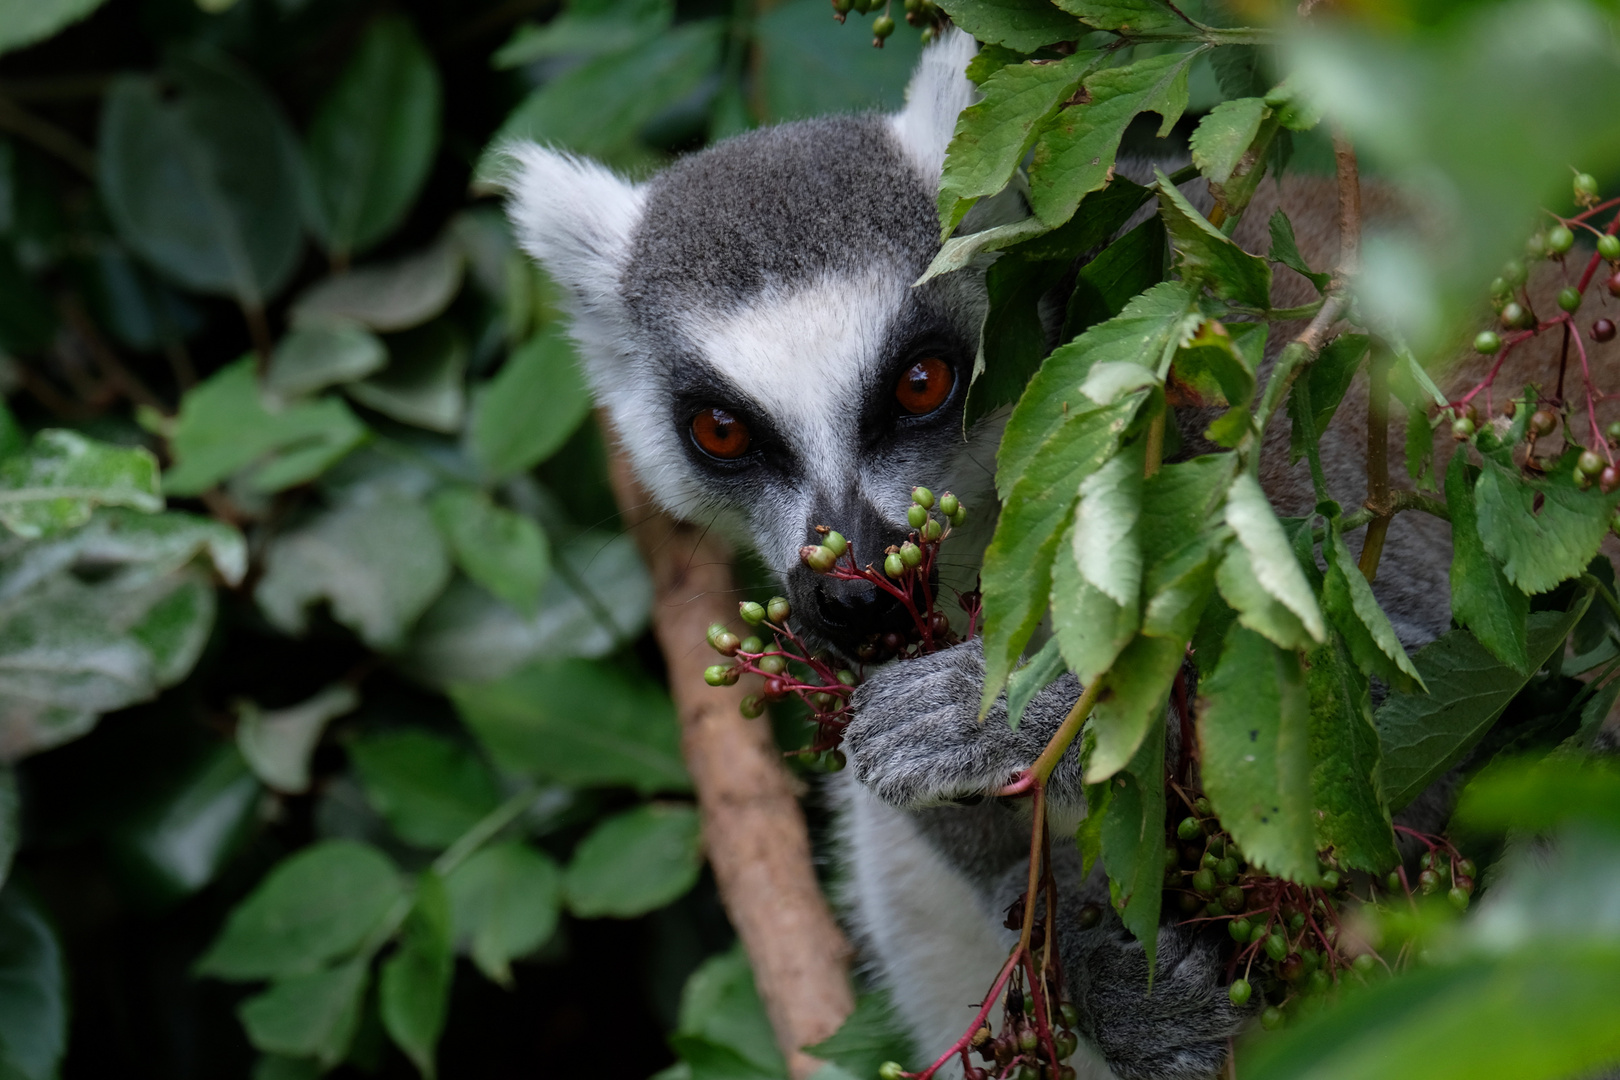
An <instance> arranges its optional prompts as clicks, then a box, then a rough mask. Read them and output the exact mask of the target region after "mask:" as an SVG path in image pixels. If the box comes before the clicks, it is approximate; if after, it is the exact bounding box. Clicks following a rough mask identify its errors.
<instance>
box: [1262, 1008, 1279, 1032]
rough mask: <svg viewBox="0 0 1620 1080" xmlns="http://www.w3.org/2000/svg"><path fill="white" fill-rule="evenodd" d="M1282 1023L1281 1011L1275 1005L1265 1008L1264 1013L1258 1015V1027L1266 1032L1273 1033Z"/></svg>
mask: <svg viewBox="0 0 1620 1080" xmlns="http://www.w3.org/2000/svg"><path fill="white" fill-rule="evenodd" d="M1282 1022H1283V1014H1282V1010H1281V1009H1279V1008H1277V1006H1275V1005H1272V1006H1269V1007H1267V1009H1266V1011H1265V1012H1263V1013H1261V1014H1260V1026H1261V1027H1263V1028H1265V1029H1266V1030H1267V1031H1275V1030H1276V1029H1277V1028H1279V1027H1281V1026H1282Z"/></svg>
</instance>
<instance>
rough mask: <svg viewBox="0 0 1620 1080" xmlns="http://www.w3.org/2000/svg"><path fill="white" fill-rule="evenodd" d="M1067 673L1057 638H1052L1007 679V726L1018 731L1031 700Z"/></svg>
mask: <svg viewBox="0 0 1620 1080" xmlns="http://www.w3.org/2000/svg"><path fill="white" fill-rule="evenodd" d="M1065 670H1067V669H1066V668H1065V667H1064V666H1063V653H1062V651H1061V649H1060V648H1059V647H1058V640H1057V638H1055V637H1054V638H1051V639H1050V640H1048V641H1047V643H1046V644H1045V645H1042V646H1041V648H1040V651H1039V652H1037V653H1036V654H1035V655H1034V656H1032V657H1030V658H1029V662H1028V663H1026V664H1025V665H1024V666H1023V667H1021V668H1019V669H1018V670H1017V671H1015V672H1013V673H1012V676H1011V678H1009V679H1008V680H1007V723H1008V724H1009V725H1010V726H1011V727H1013V728H1014V729H1016V728H1017V727H1018V725H1019V723H1020V722H1022V720H1023V719H1024V709H1025V708H1027V707H1028V705H1029V702H1030V699H1031V698H1033V697H1034V696H1035V695H1036V694H1038V693H1040V692H1041V691H1042V690H1044V689H1046V687H1048V686H1050V685H1051V684H1052V680H1054V679H1056V678H1058V677H1059V676H1061V675H1062V674H1063V673H1064V671H1065Z"/></svg>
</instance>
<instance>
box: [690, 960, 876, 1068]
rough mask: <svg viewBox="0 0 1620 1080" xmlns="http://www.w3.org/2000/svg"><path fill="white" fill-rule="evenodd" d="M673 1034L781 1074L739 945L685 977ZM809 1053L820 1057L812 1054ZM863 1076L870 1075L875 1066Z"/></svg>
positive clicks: (773, 1041) (767, 1022) (778, 1056)
mask: <svg viewBox="0 0 1620 1080" xmlns="http://www.w3.org/2000/svg"><path fill="white" fill-rule="evenodd" d="M846 1026H847V1022H846ZM675 1032H676V1034H677V1035H685V1036H690V1037H695V1038H698V1039H702V1040H703V1041H705V1042H707V1043H710V1044H712V1045H714V1046H723V1047H725V1048H726V1049H728V1050H733V1051H735V1052H736V1053H737V1055H738V1056H739V1057H741V1058H742V1059H743V1060H744V1061H746V1062H748V1063H749V1065H751V1066H753V1067H754V1068H755V1069H758V1070H760V1071H763V1072H765V1073H767V1074H771V1075H777V1076H785V1075H786V1073H787V1065H786V1063H785V1062H784V1061H783V1060H782V1051H781V1050H779V1049H778V1048H777V1045H776V1035H775V1033H774V1032H773V1031H772V1030H771V1023H770V1020H769V1019H768V1018H767V1017H766V1015H765V1006H764V1005H763V1004H762V1003H761V1002H760V1000H759V994H758V992H757V991H756V990H755V987H754V969H753V968H752V967H750V966H749V963H748V954H747V953H746V952H744V951H743V949H742V946H740V945H734V946H732V948H731V949H730V950H729V951H727V952H724V953H720V954H719V955H717V956H711V957H709V958H708V959H707V960H705V961H704V962H703V963H702V964H701V965H699V966H698V969H697V970H696V971H694V972H692V974H691V975H690V976H689V977H688V978H687V980H686V985H685V986H684V987H682V988H681V1007H680V1015H679V1017H678V1019H677V1020H676V1023H675ZM837 1037H838V1036H837V1035H834V1036H833V1038H834V1039H836V1038H837ZM817 1045H818V1046H825V1045H826V1043H819V1044H817ZM806 1049H808V1048H806ZM809 1052H810V1053H812V1054H815V1055H816V1056H817V1057H821V1056H823V1055H821V1054H820V1053H818V1052H817V1051H815V1050H810V1051H809ZM883 1060H887V1059H881V1060H880V1061H879V1062H878V1064H882V1061H883ZM868 1071H870V1072H871V1073H872V1074H873V1075H876V1072H877V1066H876V1065H874V1066H873V1067H872V1069H871V1070H868ZM862 1075H864V1074H862Z"/></svg>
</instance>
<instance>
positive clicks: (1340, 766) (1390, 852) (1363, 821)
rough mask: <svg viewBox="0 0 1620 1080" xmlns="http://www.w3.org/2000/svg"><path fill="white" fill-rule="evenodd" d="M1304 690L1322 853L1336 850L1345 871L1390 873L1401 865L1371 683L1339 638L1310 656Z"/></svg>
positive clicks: (1313, 786) (1334, 852)
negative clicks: (1387, 798)
mask: <svg viewBox="0 0 1620 1080" xmlns="http://www.w3.org/2000/svg"><path fill="white" fill-rule="evenodd" d="M1305 685H1306V688H1307V690H1308V691H1309V692H1310V703H1311V727H1310V733H1311V734H1310V757H1311V798H1312V800H1313V803H1312V805H1313V809H1314V811H1315V812H1314V814H1313V815H1312V820H1313V823H1314V825H1315V829H1316V847H1317V850H1318V851H1331V852H1332V853H1333V855H1334V856H1335V857H1336V858H1337V859H1338V860H1339V865H1340V866H1343V867H1347V868H1350V869H1355V870H1366V871H1368V872H1369V873H1373V874H1380V873H1385V872H1387V871H1388V870H1389V868H1390V867H1392V866H1394V865H1395V864H1396V862H1398V861H1399V860H1398V859H1397V857H1396V852H1395V833H1394V831H1393V827H1392V824H1391V822H1390V816H1389V807H1388V805H1386V803H1385V801H1384V789H1383V785H1382V783H1381V782H1380V776H1381V774H1380V767H1379V760H1380V748H1379V745H1378V729H1376V728H1375V727H1373V722H1372V704H1371V698H1370V696H1369V694H1368V684H1367V680H1366V679H1365V678H1364V677H1363V676H1362V675H1361V674H1360V673H1359V672H1358V671H1357V670H1356V669H1355V667H1354V666H1352V665H1351V663H1350V660H1349V657H1348V656H1346V655H1345V650H1344V646H1343V644H1342V643H1341V642H1340V641H1339V640H1338V639H1337V638H1334V639H1332V640H1330V641H1328V643H1327V644H1325V645H1323V646H1321V647H1320V648H1318V649H1316V650H1315V651H1313V652H1312V653H1311V654H1310V655H1309V656H1307V657H1306V664H1305Z"/></svg>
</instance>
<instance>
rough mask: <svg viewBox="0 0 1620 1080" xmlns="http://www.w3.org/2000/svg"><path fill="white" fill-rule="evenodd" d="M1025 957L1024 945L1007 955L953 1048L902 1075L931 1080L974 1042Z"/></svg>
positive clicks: (914, 1079) (917, 1079)
mask: <svg viewBox="0 0 1620 1080" xmlns="http://www.w3.org/2000/svg"><path fill="white" fill-rule="evenodd" d="M1023 958H1024V949H1023V947H1022V946H1019V947H1018V948H1015V949H1014V950H1013V952H1012V955H1011V956H1009V957H1007V962H1006V964H1004V965H1002V968H1001V974H1000V975H997V976H996V981H995V983H994V984H993V985H991V987H990V992H989V993H988V994H986V995H985V997H984V1004H983V1005H981V1006H980V1007H979V1014H978V1015H977V1016H975V1017H974V1018H973V1023H971V1024H969V1025H968V1029H967V1031H965V1032H964V1033H963V1034H962V1037H961V1038H960V1039H957V1040H956V1042H954V1043H952V1044H951V1048H950V1049H949V1050H947V1051H945V1052H944V1053H943V1054H941V1055H940V1056H939V1057H938V1058H937V1059H936V1060H935V1061H934V1063H933V1064H932V1065H930V1066H928V1068H926V1069H924V1070H923V1071H922V1072H920V1073H903V1074H902V1075H904V1076H909V1077H912V1078H913V1080H931V1078H932V1077H933V1075H934V1074H935V1073H936V1072H938V1071H939V1070H940V1068H941V1067H942V1066H943V1065H944V1064H945V1063H946V1062H947V1061H949V1060H951V1058H952V1057H954V1056H955V1055H956V1054H957V1052H959V1051H960V1050H962V1049H963V1048H964V1047H966V1046H967V1045H968V1043H970V1042H972V1041H973V1036H974V1035H975V1034H976V1033H977V1032H978V1030H979V1029H980V1028H981V1027H983V1026H984V1018H985V1017H987V1016H989V1015H990V1010H991V1009H993V1008H995V1007H996V1002H997V1001H998V1000H1000V998H1001V991H1002V989H1003V988H1004V987H1005V986H1006V985H1007V980H1008V979H1010V978H1012V973H1013V972H1014V971H1015V970H1016V969H1017V967H1018V964H1019V961H1021V960H1022V959H1023Z"/></svg>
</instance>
